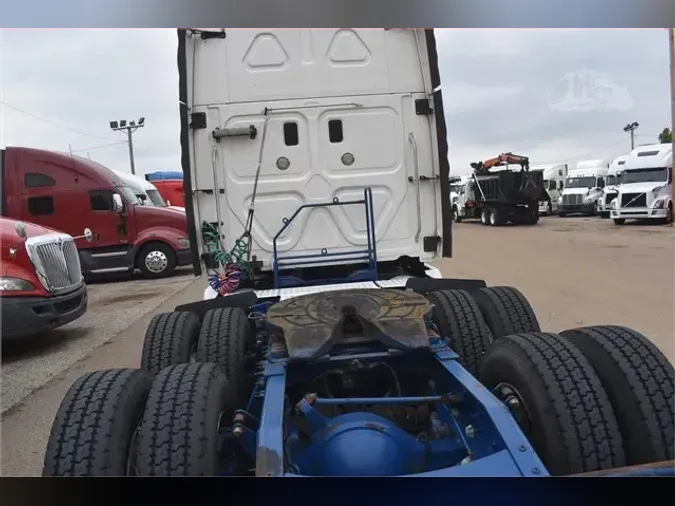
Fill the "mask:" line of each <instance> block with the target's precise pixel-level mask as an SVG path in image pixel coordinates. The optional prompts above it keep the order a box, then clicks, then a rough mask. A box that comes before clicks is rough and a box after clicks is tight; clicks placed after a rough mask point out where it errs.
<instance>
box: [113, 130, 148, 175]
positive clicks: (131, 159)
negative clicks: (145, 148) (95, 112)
mask: <svg viewBox="0 0 675 506" xmlns="http://www.w3.org/2000/svg"><path fill="white" fill-rule="evenodd" d="M144 126H145V118H139V119H138V123H136V121H130V122H129V124H128V125H127V120H125V119H123V120H121V121H120V122H119V123H118V122H117V121H111V122H110V128H111V129H112V130H123V131H125V132H126V134H127V140H128V142H129V163H130V164H131V173H132V174H133V175H135V174H136V166H135V165H134V138H133V133H134V132H135V131H136V130H138V129H139V128H141V127H144Z"/></svg>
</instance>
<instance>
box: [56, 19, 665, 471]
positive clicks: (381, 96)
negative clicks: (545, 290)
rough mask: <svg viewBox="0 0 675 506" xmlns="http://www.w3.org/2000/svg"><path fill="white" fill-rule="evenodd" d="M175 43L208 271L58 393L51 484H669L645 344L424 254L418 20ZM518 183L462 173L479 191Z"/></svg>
mask: <svg viewBox="0 0 675 506" xmlns="http://www.w3.org/2000/svg"><path fill="white" fill-rule="evenodd" d="M178 34H179V37H178V71H179V72H178V73H179V100H180V111H181V113H180V116H181V127H182V128H181V136H180V138H181V148H182V168H183V172H184V175H185V186H184V191H185V197H186V212H187V217H188V226H189V229H190V243H191V246H192V247H193V261H194V263H195V271H196V272H197V273H198V274H200V273H201V272H202V271H204V270H207V271H209V273H210V274H214V273H213V270H214V269H216V268H218V270H219V273H218V275H215V274H214V275H213V276H211V277H210V281H211V286H210V287H209V288H208V289H207V291H206V293H205V294H204V299H206V300H200V301H195V302H192V303H188V304H183V305H181V306H178V307H176V308H175V310H174V311H170V312H166V313H160V314H156V315H154V316H153V318H152V320H151V322H150V324H149V326H148V329H147V331H146V335H145V340H144V343H143V350H142V353H141V357H140V366H141V367H140V368H136V369H111V370H106V371H93V372H88V373H86V374H85V375H84V376H82V377H81V378H79V379H78V380H77V381H76V382H75V383H74V384H73V386H72V387H71V388H70V389H69V391H68V392H67V393H66V395H65V397H64V400H63V401H62V403H61V405H60V407H59V409H58V412H57V413H56V415H55V417H54V423H53V425H52V430H51V434H50V437H49V441H48V443H47V448H46V451H45V458H44V468H43V475H45V476H74V475H75V476H77V475H87V476H128V475H134V476H222V475H229V476H259V477H282V476H287V477H298V476H342V477H357V476H414V477H433V476H435V477H439V478H440V477H472V476H475V477H480V476H504V477H511V476H513V477H516V476H528V477H543V476H550V475H570V474H578V473H584V472H591V471H596V472H603V473H605V474H613V475H616V474H621V473H625V474H628V472H633V473H635V472H636V470H635V469H633V468H631V469H630V470H629V471H626V469H622V468H625V467H626V466H635V465H638V464H651V463H654V462H661V461H663V462H661V464H660V465H659V466H654V465H651V466H649V468H648V472H651V473H653V472H654V469H655V468H656V469H659V470H661V471H660V472H661V473H665V474H670V475H672V474H673V470H672V463H671V462H668V460H672V458H673V449H672V448H671V447H669V445H668V441H671V442H672V433H673V430H672V429H673V422H672V419H673V408H672V406H670V404H669V403H668V402H667V400H668V399H669V398H670V399H672V392H673V383H674V381H673V372H672V366H670V364H669V363H668V361H667V359H666V358H665V357H664V356H663V354H662V353H660V352H659V350H658V349H657V348H656V347H654V346H653V345H652V344H651V342H650V341H649V339H647V337H645V336H642V335H641V334H639V333H637V332H635V331H632V330H630V329H626V328H624V327H610V326H607V327H590V328H588V327H587V328H577V329H574V330H569V331H566V333H565V332H563V334H553V333H544V332H541V328H540V326H539V322H538V320H537V317H536V315H535V312H534V309H533V308H532V306H531V305H530V304H529V303H528V302H527V299H526V298H525V296H524V295H523V294H521V293H520V292H519V291H518V290H516V289H515V288H510V287H503V286H502V287H487V286H486V283H485V282H484V281H481V280H458V279H449V278H442V277H441V276H440V272H439V271H438V269H434V268H432V267H429V265H428V264H427V262H429V261H431V260H436V259H439V258H440V257H449V256H450V253H451V251H450V249H451V233H452V230H451V229H452V208H451V205H450V204H451V200H450V198H448V197H449V195H450V188H449V186H450V185H449V181H450V179H449V163H448V158H447V141H446V139H447V132H446V129H445V118H444V114H443V103H442V97H441V93H440V77H439V75H440V73H439V70H438V56H437V53H436V43H435V38H434V35H433V30H422V29H414V30H408V29H370V30H366V29H363V30H362V29H349V28H347V29H331V30H326V29H302V30H288V29H262V30H227V32H226V31H225V30H218V29H211V30H208V29H201V30H200V29H190V30H180V31H179V32H178ZM524 172H525V171H524ZM521 176H522V177H521ZM526 176H529V175H526V174H518V173H516V172H515V171H504V172H497V173H496V174H490V173H485V172H482V173H481V174H474V178H473V179H474V182H476V181H478V182H479V183H481V184H482V185H483V187H482V191H484V192H486V196H487V197H488V199H484V200H483V202H486V201H487V200H489V195H490V194H491V193H492V191H493V190H495V189H500V188H504V184H502V183H514V182H521V181H522V182H524V183H530V182H532V180H531V179H530V178H529V177H526ZM538 176H540V175H536V176H534V177H535V178H536V177H538ZM479 186H480V185H479ZM498 186H499V187H498ZM488 187H493V188H488ZM510 188H511V189H513V188H515V190H517V192H518V193H520V192H522V191H525V192H528V193H529V192H530V191H531V190H532V189H533V186H532V185H526V186H525V187H524V188H521V186H520V185H517V186H516V185H513V184H512V185H510ZM534 190H537V194H536V195H534V194H532V195H533V198H532V199H531V204H532V205H531V206H528V207H529V208H530V211H533V212H528V216H530V217H532V216H534V217H535V218H538V214H537V213H536V211H537V207H536V206H537V201H538V200H539V199H540V194H541V191H543V188H542V187H541V186H536V187H534ZM539 190H541V191H539ZM484 209H485V211H486V214H488V213H489V211H490V208H489V207H484ZM494 209H497V213H498V214H497V215H495V213H494V212H492V213H489V214H490V216H496V217H499V211H500V210H503V208H494ZM494 209H493V211H494ZM497 233H499V232H497ZM249 246H250V247H251V249H250V250H249ZM217 264H220V265H217ZM509 267H510V265H509V263H508V262H504V269H505V270H508V269H509ZM214 287H215V288H214ZM589 350H590V351H589ZM617 350H620V351H621V352H622V353H629V354H631V356H634V357H637V359H635V360H632V361H626V360H621V357H622V355H621V354H619V353H617ZM617 356H618V358H617ZM596 370H597V371H598V372H596ZM645 370H646V371H647V373H645V372H644V371H645ZM607 371H609V373H607ZM614 371H618V372H617V374H618V375H619V376H621V377H624V376H625V377H627V378H638V380H640V381H642V383H640V382H639V381H638V380H636V381H637V383H636V384H637V385H638V387H640V386H641V385H649V386H650V389H649V391H647V389H646V388H638V387H636V388H633V387H632V386H633V385H632V383H631V384H628V382H615V381H613V376H612V374H613V372H614ZM607 378H609V379H607ZM571 379H573V380H572V381H571ZM669 395H670V397H668V396H669ZM580 399H582V400H583V402H580ZM664 399H665V400H664ZM615 413H616V414H615ZM621 413H635V416H634V417H633V418H629V419H627V420H626V417H622V416H620V414H621ZM628 436H630V439H629V438H628ZM669 438H670V439H669ZM85 441H86V444H83V443H82V442H85ZM624 441H628V443H624ZM624 448H625V449H624ZM633 448H637V450H635V451H634V453H635V456H633V454H631V453H629V452H630V451H633Z"/></svg>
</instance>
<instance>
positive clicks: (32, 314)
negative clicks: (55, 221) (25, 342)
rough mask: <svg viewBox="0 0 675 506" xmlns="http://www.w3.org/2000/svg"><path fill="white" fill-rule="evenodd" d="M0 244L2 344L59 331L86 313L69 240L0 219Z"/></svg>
mask: <svg viewBox="0 0 675 506" xmlns="http://www.w3.org/2000/svg"><path fill="white" fill-rule="evenodd" d="M86 235H88V234H86ZM0 243H1V248H2V267H1V269H2V277H0V306H2V339H3V340H10V339H18V338H23V337H28V336H31V335H35V334H39V333H40V332H43V331H45V330H50V329H54V328H56V327H60V326H61V325H65V324H66V323H69V322H71V321H73V320H76V319H77V318H79V317H80V316H82V315H83V314H84V313H85V312H86V310H87V286H86V285H85V283H84V279H83V276H82V271H81V269H80V260H79V257H78V254H77V247H76V246H75V241H74V239H73V237H71V236H70V235H68V234H64V233H61V232H57V231H55V230H51V229H48V228H45V227H41V226H39V225H35V224H32V223H24V222H20V221H16V220H12V219H9V218H2V217H0Z"/></svg>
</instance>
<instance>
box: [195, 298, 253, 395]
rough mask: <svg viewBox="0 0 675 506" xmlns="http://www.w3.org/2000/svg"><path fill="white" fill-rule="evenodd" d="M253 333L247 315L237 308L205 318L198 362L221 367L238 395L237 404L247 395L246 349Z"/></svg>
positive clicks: (219, 309)
mask: <svg viewBox="0 0 675 506" xmlns="http://www.w3.org/2000/svg"><path fill="white" fill-rule="evenodd" d="M252 340H253V333H252V332H251V326H250V325H249V322H248V317H247V315H246V313H245V312H244V311H243V310H242V309H240V308H238V307H223V308H217V309H210V310H209V311H207V312H206V314H204V321H203V322H202V328H201V331H200V333H199V344H198V346H197V361H198V362H210V363H214V364H218V366H219V367H220V369H221V370H222V371H223V373H224V374H225V377H226V378H227V381H228V383H229V385H230V388H231V389H232V391H233V392H236V393H237V402H239V403H240V402H242V401H243V396H244V395H245V393H246V386H247V385H245V376H244V373H245V367H246V348H247V346H249V345H250V343H251V341H252Z"/></svg>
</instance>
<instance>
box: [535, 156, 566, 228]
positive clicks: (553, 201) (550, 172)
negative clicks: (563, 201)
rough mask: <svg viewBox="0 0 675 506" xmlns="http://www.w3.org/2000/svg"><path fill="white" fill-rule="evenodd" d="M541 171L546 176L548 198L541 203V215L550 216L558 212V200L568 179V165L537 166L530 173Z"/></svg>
mask: <svg viewBox="0 0 675 506" xmlns="http://www.w3.org/2000/svg"><path fill="white" fill-rule="evenodd" d="M537 170H538V171H541V172H543V175H544V183H543V184H544V188H545V189H546V194H547V195H548V198H547V199H546V200H542V201H540V202H539V214H543V215H545V216H550V215H552V214H554V213H557V212H558V200H559V199H560V195H562V192H563V189H564V188H565V178H567V172H568V169H567V164H566V163H562V164H558V165H553V166H551V165H547V166H536V167H532V168H531V169H530V171H537Z"/></svg>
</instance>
